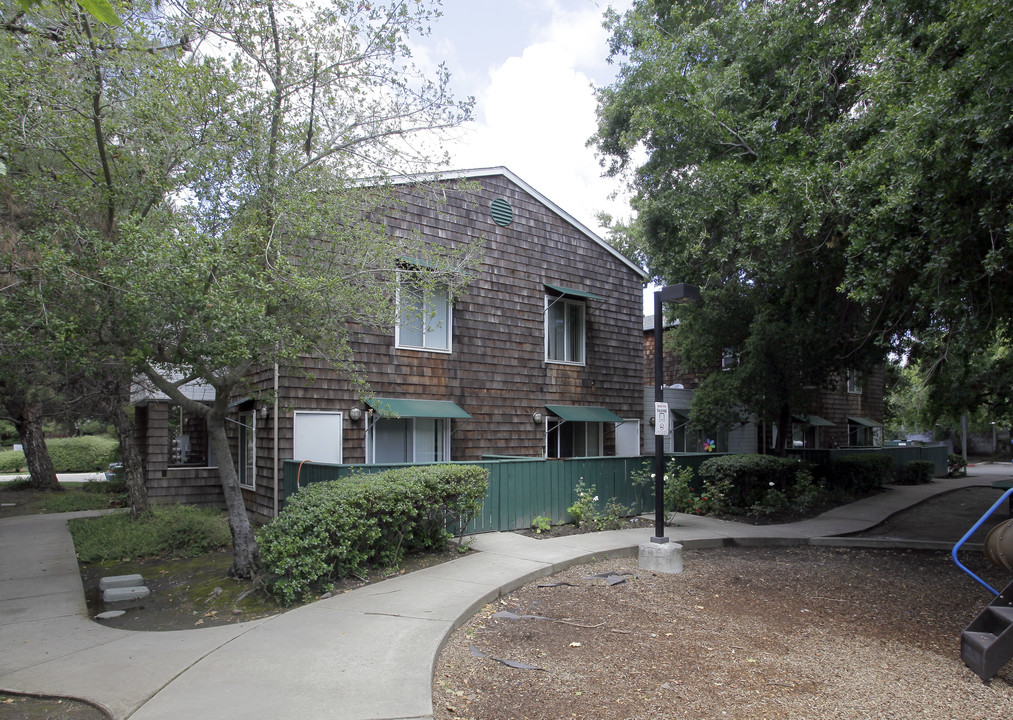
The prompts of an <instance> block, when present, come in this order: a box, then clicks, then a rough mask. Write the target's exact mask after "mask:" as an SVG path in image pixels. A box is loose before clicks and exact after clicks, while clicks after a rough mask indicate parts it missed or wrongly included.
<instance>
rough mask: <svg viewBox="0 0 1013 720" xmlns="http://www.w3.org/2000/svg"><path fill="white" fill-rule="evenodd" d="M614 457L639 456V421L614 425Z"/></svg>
mask: <svg viewBox="0 0 1013 720" xmlns="http://www.w3.org/2000/svg"><path fill="white" fill-rule="evenodd" d="M616 455H618V456H619V457H636V456H638V455H640V420H627V421H626V422H621V423H616Z"/></svg>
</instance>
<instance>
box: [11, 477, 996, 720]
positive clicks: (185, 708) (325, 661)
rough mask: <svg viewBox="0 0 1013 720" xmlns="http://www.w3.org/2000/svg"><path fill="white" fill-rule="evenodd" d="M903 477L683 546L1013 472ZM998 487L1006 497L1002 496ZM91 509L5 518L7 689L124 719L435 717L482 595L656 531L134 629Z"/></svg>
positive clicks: (888, 509)
mask: <svg viewBox="0 0 1013 720" xmlns="http://www.w3.org/2000/svg"><path fill="white" fill-rule="evenodd" d="M970 473H971V475H970V476H969V477H967V478H956V479H941V480H937V481H935V482H933V483H931V484H929V485H916V486H893V487H891V488H890V489H889V490H887V491H886V492H884V493H881V494H879V495H877V496H875V497H871V498H867V499H865V500H861V501H859V502H855V503H852V504H850V505H846V506H843V507H839V508H836V509H834V510H832V511H830V512H828V513H826V514H824V515H821V516H819V517H817V518H814V519H811V520H806V521H803V522H798V523H791V524H787V525H776V526H751V525H742V524H738V523H734V522H725V521H721V520H715V519H712V518H705V517H697V516H690V515H680V516H678V519H677V523H678V525H677V526H676V527H672V528H669V529H668V536H669V537H670V538H671V539H672V540H674V541H676V542H680V543H682V544H683V546H684V547H686V548H702V547H717V546H721V545H727V544H732V543H734V544H739V545H770V544H804V543H809V542H815V543H825V542H831V541H829V540H823V539H824V538H830V537H833V536H838V535H842V534H847V533H854V532H860V531H862V530H865V529H867V528H869V527H872V526H874V525H876V524H878V523H880V522H882V521H883V520H885V519H886V518H887V517H889V516H890V515H893V514H894V513H896V512H899V511H900V510H903V509H905V508H908V507H911V506H912V505H915V504H917V503H919V502H921V501H922V500H925V499H927V498H929V497H932V496H934V495H938V494H940V493H943V492H947V491H950V490H955V489H959V488H963V487H969V486H977V485H989V484H990V483H991V482H992V481H993V480H995V479H999V478H1010V477H1013V466H1010V465H1008V464H1007V465H995V466H979V467H973V468H971V469H970ZM998 498H999V492H998V491H997V492H996V499H998ZM87 514H88V513H65V514H60V515H34V516H24V517H15V518H11V519H7V520H2V521H0V581H2V584H0V648H2V650H0V689H2V690H5V691H10V692H20V693H35V694H44V695H57V696H68V697H76V698H82V699H85V700H88V701H89V702H92V703H94V704H96V705H98V706H100V707H102V708H104V709H105V710H106V711H107V712H108V713H109V714H110V715H111V716H112V717H114V718H117V719H119V718H131V719H132V720H178V718H182V717H208V718H216V719H217V720H228V719H231V718H235V719H236V720H251V718H272V719H274V720H283V719H286V718H291V719H292V720H296V719H298V720H315V719H316V718H321V719H323V718H327V719H328V720H381V719H384V720H404V719H407V718H430V717H432V666H433V662H434V659H435V657H436V654H437V652H438V651H439V648H440V646H441V644H442V642H443V641H444V639H445V638H446V637H447V635H448V634H449V633H450V632H451V631H452V630H453V629H455V628H456V627H457V626H459V625H460V624H462V623H463V622H464V621H465V620H467V619H468V618H469V617H470V616H471V615H472V614H474V612H476V611H477V610H478V609H479V608H481V607H482V605H484V604H485V603H487V602H489V601H491V600H494V599H495V598H497V597H499V596H501V595H503V594H506V593H508V592H510V591H512V590H514V589H516V588H517V587H520V586H521V585H523V584H525V583H527V582H529V581H531V580H533V579H536V578H539V577H543V576H545V575H549V574H551V573H554V572H557V571H559V570H561V569H564V568H566V567H569V566H571V565H574V564H578V563H581V562H585V561H588V560H590V559H591V558H592V557H598V558H601V557H603V556H604V555H606V554H607V555H609V556H612V557H615V556H620V555H627V556H632V555H635V554H636V552H637V546H638V545H639V544H640V543H642V542H646V541H647V540H648V539H649V537H650V536H651V535H652V534H653V529H644V530H624V531H616V532H601V533H591V534H584V535H571V536H567V537H561V538H555V539H551V540H534V539H531V538H528V537H524V536H522V535H518V534H515V533H492V534H486V535H479V536H476V537H475V538H474V540H473V542H472V547H474V548H475V549H476V550H479V551H480V552H477V553H472V554H469V555H467V556H465V557H462V558H460V559H458V560H455V561H453V562H449V563H445V564H443V565H439V566H436V567H431V568H427V569H425V570H420V571H418V572H415V573H411V574H409V575H403V576H399V577H396V578H393V579H390V580H386V581H384V582H382V583H377V584H375V585H368V586H366V587H363V588H361V589H358V590H355V591H352V592H348V593H345V594H343V595H339V596H336V597H333V598H330V599H327V600H321V601H318V602H315V603H312V604H310V605H306V606H304V607H300V608H297V609H295V610H292V611H290V612H287V613H284V614H282V615H276V616H274V617H270V618H265V619H262V620H258V621H254V622H249V623H242V624H238V625H227V626H219V627H212V628H206V629H200V630H184V631H177V632H136V631H127V630H116V629H111V628H107V627H104V626H102V625H99V624H98V623H95V622H93V621H91V620H90V619H89V618H88V616H87V609H86V606H85V601H84V591H83V587H82V583H81V578H80V575H79V573H78V567H77V562H76V559H75V556H74V547H73V544H72V542H71V539H70V533H69V531H68V530H67V520H68V518H72V517H79V516H82V515H87Z"/></svg>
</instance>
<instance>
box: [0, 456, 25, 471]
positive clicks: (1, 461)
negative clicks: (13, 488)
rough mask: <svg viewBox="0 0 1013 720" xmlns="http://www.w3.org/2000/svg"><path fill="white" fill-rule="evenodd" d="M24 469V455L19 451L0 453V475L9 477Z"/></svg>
mask: <svg viewBox="0 0 1013 720" xmlns="http://www.w3.org/2000/svg"><path fill="white" fill-rule="evenodd" d="M24 467H25V454H24V453H23V452H21V451H20V450H3V451H0V473H3V474H5V475H10V474H11V473H16V472H21V471H22V470H23V469H24Z"/></svg>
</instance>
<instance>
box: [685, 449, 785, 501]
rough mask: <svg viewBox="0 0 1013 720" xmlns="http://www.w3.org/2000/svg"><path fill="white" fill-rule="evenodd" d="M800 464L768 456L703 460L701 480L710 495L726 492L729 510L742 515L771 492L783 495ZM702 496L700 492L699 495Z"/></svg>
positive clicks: (722, 457) (742, 456) (736, 456)
mask: <svg viewBox="0 0 1013 720" xmlns="http://www.w3.org/2000/svg"><path fill="white" fill-rule="evenodd" d="M798 469H799V461H798V460H795V459H793V458H778V457H772V456H770V455H725V456H721V457H714V458H711V459H709V460H705V461H704V462H703V464H701V465H700V477H701V479H702V480H703V482H704V486H705V490H706V486H708V485H710V486H711V488H712V492H713V490H714V489H720V490H722V491H724V492H725V493H726V501H727V505H728V509H729V510H730V511H732V512H745V511H747V510H748V509H749V508H751V507H753V506H754V505H756V504H757V503H762V502H763V499H764V497H765V496H766V495H767V494H768V493H769V492H770V491H771V490H776V491H778V492H780V493H784V492H786V491H787V490H788V489H789V488H790V487H791V486H792V485H793V484H794V481H795V473H796V472H797V471H798ZM703 494H704V493H701V496H702V495H703Z"/></svg>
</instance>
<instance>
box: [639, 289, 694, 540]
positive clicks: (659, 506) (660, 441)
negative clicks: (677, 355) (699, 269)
mask: <svg viewBox="0 0 1013 720" xmlns="http://www.w3.org/2000/svg"><path fill="white" fill-rule="evenodd" d="M666 302H672V303H689V302H692V303H698V302H700V288H698V287H697V286H696V285H689V284H687V283H676V284H675V285H666V286H665V287H663V288H661V289H660V290H657V291H655V293H654V401H655V402H656V403H663V402H665V390H664V387H663V385H662V382H663V380H664V377H663V376H664V372H663V371H664V365H665V363H664V357H663V355H664V347H663V337H662V336H663V333H664V322H663V319H662V309H663V305H664V303H666ZM657 427H658V424H657V422H656V423H655V428H657ZM651 542H653V543H659V544H664V543H667V542H668V538H667V537H666V536H665V436H664V435H655V436H654V537H652V538H651Z"/></svg>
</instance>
